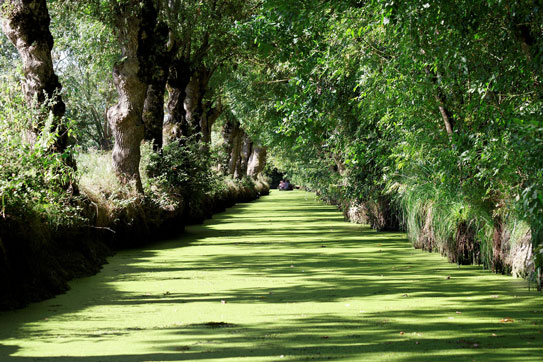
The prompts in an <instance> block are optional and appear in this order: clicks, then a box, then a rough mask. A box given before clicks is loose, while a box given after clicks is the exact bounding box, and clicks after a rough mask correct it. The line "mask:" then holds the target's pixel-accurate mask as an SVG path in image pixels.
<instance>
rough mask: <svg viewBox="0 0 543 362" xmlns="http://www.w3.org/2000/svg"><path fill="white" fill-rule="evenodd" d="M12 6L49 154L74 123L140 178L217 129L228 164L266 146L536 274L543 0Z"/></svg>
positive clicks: (456, 254)
mask: <svg viewBox="0 0 543 362" xmlns="http://www.w3.org/2000/svg"><path fill="white" fill-rule="evenodd" d="M49 11H50V12H51V14H52V19H53V20H54V21H53V22H52V23H50V18H49ZM2 14H3V17H4V19H5V21H4V23H3V24H4V25H3V30H4V32H5V33H6V35H8V37H9V39H10V40H11V42H12V43H13V44H14V45H15V46H16V48H17V51H18V52H19V54H20V56H21V59H22V61H23V72H24V75H25V80H24V94H25V99H26V101H27V103H29V104H33V105H34V109H40V110H41V113H40V112H37V113H38V114H39V115H38V116H37V117H36V120H37V121H35V122H34V123H33V124H32V126H31V127H27V134H28V137H27V139H28V140H30V142H36V140H39V139H40V135H41V134H43V131H44V130H46V131H47V132H46V133H53V134H57V136H58V137H55V138H54V142H50V150H49V151H50V153H51V154H65V150H66V149H67V147H68V144H69V140H70V137H69V136H70V134H69V132H74V133H75V136H77V137H78V141H77V143H79V144H80V145H82V146H83V147H84V148H85V147H88V146H89V145H93V146H95V147H97V146H98V147H103V148H108V147H111V146H112V147H113V163H114V166H115V170H116V173H117V175H118V176H119V178H120V179H121V180H122V182H123V183H125V184H133V185H134V186H135V188H136V189H137V190H138V191H139V192H142V190H143V185H142V182H141V176H140V155H141V152H140V145H141V142H142V141H143V140H147V141H149V142H152V145H153V150H154V153H155V154H156V157H158V159H160V158H161V157H162V158H163V159H165V160H168V161H167V162H166V161H165V162H164V163H163V164H162V166H161V165H160V164H157V163H156V162H154V161H153V162H154V163H153V166H152V167H151V169H152V170H154V171H153V172H158V173H161V174H163V175H170V176H171V177H170V176H167V179H170V180H175V179H176V177H177V178H178V176H179V175H178V174H175V172H174V171H175V169H176V165H175V162H177V161H175V160H176V158H175V157H172V155H182V154H186V153H187V152H192V153H195V154H201V155H208V154H211V153H212V152H213V147H212V146H210V145H211V144H216V143H217V142H216V141H217V138H221V139H223V140H224V141H223V142H224V145H223V147H222V148H221V152H220V153H221V156H220V157H218V158H219V159H221V160H222V162H221V166H220V167H219V168H220V169H221V170H222V171H223V172H224V173H228V174H231V175H235V176H237V177H243V176H244V175H247V174H251V175H255V174H257V173H259V172H261V170H262V168H263V160H264V159H265V158H266V152H268V153H269V154H270V157H271V159H273V160H274V165H275V166H276V167H277V168H279V169H280V170H281V171H285V172H287V173H289V176H290V177H291V178H292V179H294V181H295V182H297V183H299V184H304V185H305V186H307V187H308V188H311V189H313V190H315V191H317V192H318V193H319V194H320V195H322V197H323V198H326V199H329V200H332V201H335V202H338V203H340V204H342V205H344V206H345V207H346V208H348V207H350V206H352V205H358V206H359V209H361V210H362V211H363V213H365V216H366V219H367V220H366V221H368V222H370V223H371V224H372V225H373V226H374V227H375V228H378V229H387V228H389V229H390V228H398V227H405V228H406V229H407V231H408V233H409V235H410V238H411V239H412V240H413V242H414V244H415V245H416V246H419V247H422V248H426V249H430V250H439V251H441V252H443V253H445V254H447V255H449V257H450V259H451V260H452V261H455V262H459V263H468V262H481V263H484V264H485V266H487V267H488V268H491V269H493V270H496V271H513V272H514V273H517V274H523V275H525V276H528V277H530V278H534V279H535V278H536V277H537V275H539V285H541V268H542V267H543V191H542V190H543V184H542V181H541V180H543V174H542V172H543V163H542V162H543V161H542V159H541V157H540V155H541V153H542V151H543V141H542V139H543V126H542V123H541V119H543V118H542V112H543V107H542V101H543V97H542V88H541V82H542V74H541V70H542V69H543V68H542V65H543V44H542V43H541V39H542V37H541V35H542V33H543V29H542V26H543V25H542V24H543V21H542V20H543V19H542V17H543V15H542V12H541V7H540V4H539V3H538V1H536V0H522V1H516V2H510V1H507V0H486V1H468V0H465V1H455V2H450V1H445V0H439V1H433V2H427V1H420V0H417V1H410V2H393V1H383V0H372V1H357V0H343V1H329V0H318V1H294V0H258V1H257V0H254V1H239V0H200V1H186V0H111V1H109V0H107V1H106V0H92V1H88V2H85V3H84V4H82V3H81V2H79V1H71V0H50V1H45V0H24V1H23V0H10V1H7V0H4V1H2ZM36 24H38V26H36ZM53 39H55V41H56V44H57V47H56V48H55V49H53V51H52V46H53ZM0 45H1V46H2V49H3V51H5V52H6V57H5V58H4V59H7V58H9V59H11V58H13V56H12V55H10V54H9V47H8V46H6V45H5V44H0ZM51 54H53V56H52V55H51ZM10 57H11V58H10ZM3 61H8V62H10V61H12V60H3ZM111 69H113V82H112V81H111V78H110V75H109V74H110V73H111ZM55 71H56V73H57V74H58V75H59V77H57V76H56V75H55ZM59 78H60V80H61V81H60V82H59ZM60 83H63V85H64V88H65V89H64V90H63V92H61V87H60ZM63 116H64V117H63ZM66 119H68V120H72V121H73V124H70V123H68V124H67V123H66V122H65V121H62V120H66ZM106 119H107V122H105V121H104V120H106ZM219 123H220V124H222V125H223V129H222V132H221V135H220V136H218V134H219V133H218V132H212V129H213V125H215V128H217V127H216V126H217V125H218V124H219ZM51 131H53V132H51ZM163 141H165V144H163ZM253 142H255V143H253ZM168 145H174V146H168ZM175 145H178V146H179V147H177V146H175ZM260 145H262V146H265V147H261V146H260ZM176 147H177V148H176ZM191 150H192V151H191ZM266 150H268V151H266ZM179 157H181V156H179ZM61 158H62V159H63V160H64V161H63V162H64V164H68V165H72V166H73V165H74V161H73V158H72V157H70V156H69V153H67V154H66V155H65V156H64V157H61ZM197 160H200V161H201V162H203V161H202V158H194V159H193V161H192V162H200V161H197ZM48 162H49V161H48ZM206 167H207V166H206ZM191 170H192V169H191ZM6 172H7V171H6ZM187 172H189V173H192V174H194V175H196V174H197V172H196V171H190V170H189V171H187ZM151 173H152V172H151ZM176 175H177V176H176ZM174 176H175V177H174ZM172 182H173V181H172ZM60 184H62V183H60ZM187 187H188V186H187ZM527 243H528V244H529V248H527V247H526V245H527ZM530 262H532V265H530ZM533 263H535V264H533ZM538 273H539V274H538Z"/></svg>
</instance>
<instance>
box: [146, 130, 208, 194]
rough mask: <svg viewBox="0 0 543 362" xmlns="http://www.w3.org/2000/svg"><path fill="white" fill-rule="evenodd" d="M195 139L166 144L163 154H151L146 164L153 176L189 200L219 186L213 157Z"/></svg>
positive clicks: (167, 187) (192, 137) (167, 188)
mask: <svg viewBox="0 0 543 362" xmlns="http://www.w3.org/2000/svg"><path fill="white" fill-rule="evenodd" d="M196 137H197V135H195V136H191V137H181V138H180V139H179V140H176V141H174V142H171V143H169V144H167V145H165V146H164V147H163V148H162V151H161V152H159V153H154V154H151V155H150V158H149V164H148V165H147V173H148V174H149V175H150V176H152V177H154V178H157V179H158V180H160V183H162V186H163V187H164V188H165V189H166V190H168V191H169V192H172V193H174V194H179V195H181V196H182V197H183V199H184V200H187V201H188V200H197V199H198V198H199V197H201V196H203V195H204V194H206V193H207V192H209V191H211V190H212V189H213V187H214V186H216V183H215V178H216V176H215V174H214V172H213V171H212V169H211V166H212V165H213V158H212V157H210V152H209V150H208V149H206V148H205V146H204V145H202V144H200V143H198V142H195V141H194V139H195V138H196Z"/></svg>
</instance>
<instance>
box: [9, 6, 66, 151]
mask: <svg viewBox="0 0 543 362" xmlns="http://www.w3.org/2000/svg"><path fill="white" fill-rule="evenodd" d="M0 6H1V7H2V8H1V11H2V17H3V18H4V21H3V22H2V30H3V31H4V33H5V34H6V35H7V36H8V38H9V39H10V41H11V42H12V43H13V44H14V45H15V47H16V48H17V51H18V52H19V55H20V56H21V59H22V61H23V71H24V75H25V80H24V83H23V91H24V95H25V99H26V101H27V102H28V103H29V104H30V105H32V106H33V107H37V108H42V107H43V109H44V110H45V111H46V112H47V113H49V112H50V113H51V114H52V116H53V124H52V130H50V131H53V132H56V133H57V134H58V137H57V138H56V141H55V143H54V144H53V151H56V152H64V151H65V150H66V148H67V146H68V133H67V129H66V127H65V125H64V124H63V123H62V117H63V116H64V112H65V108H66V107H65V105H64V102H63V101H62V97H61V95H60V91H61V85H60V82H59V81H58V77H57V76H56V74H55V72H54V69H53V61H52V58H51V49H52V48H53V43H54V41H53V36H52V35H51V32H50V30H49V24H50V21H51V19H50V17H49V11H48V9H47V3H46V1H45V0H0ZM46 118H47V114H42V115H41V116H40V117H39V119H38V120H37V124H34V125H33V127H32V129H31V130H30V138H31V142H34V141H35V139H36V137H37V136H38V135H39V133H40V132H41V131H42V128H43V127H44V125H45V119H46ZM48 131H49V130H48Z"/></svg>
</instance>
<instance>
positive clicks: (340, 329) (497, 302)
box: [0, 191, 543, 362]
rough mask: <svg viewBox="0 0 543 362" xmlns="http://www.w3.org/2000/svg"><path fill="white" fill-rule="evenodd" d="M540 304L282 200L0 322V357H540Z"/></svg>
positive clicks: (238, 210)
mask: <svg viewBox="0 0 543 362" xmlns="http://www.w3.org/2000/svg"><path fill="white" fill-rule="evenodd" d="M542 333H543V298H542V296H541V295H540V294H537V293H535V292H530V291H528V290H527V287H526V285H525V283H524V282H523V281H520V280H515V279H513V278H510V277H505V276H501V275H494V274H491V273H489V272H485V271H482V270H481V269H480V268H478V267H474V266H462V267H458V266H457V265H453V264H448V263H447V262H446V261H445V260H444V259H443V258H442V257H440V256H439V255H436V254H427V253H424V252H421V251H418V250H414V249H412V248H411V246H410V244H409V243H408V242H407V241H406V239H405V235H404V234H401V233H377V232H375V231H372V230H371V229H369V228H367V227H362V226H360V225H353V224H348V223H346V222H344V221H343V217H342V215H341V214H340V213H339V212H337V211H336V210H335V208H333V207H331V206H327V205H323V204H321V203H319V202H317V201H315V199H314V197H313V196H312V195H311V194H308V193H305V192H301V191H294V192H278V191H274V192H272V194H271V195H270V196H267V197H263V198H261V199H260V200H259V201H257V202H254V203H249V204H240V205H237V206H235V207H233V208H231V209H229V210H228V211H227V212H225V213H222V214H218V215H215V216H214V218H213V219H212V220H208V221H206V223H205V224H204V225H198V226H192V227H188V228H187V232H186V233H185V234H184V236H182V237H181V238H178V239H176V240H170V241H165V242H162V243H159V244H155V245H153V246H152V247H148V248H145V249H134V250H127V251H123V252H119V253H118V254H117V255H116V256H114V257H112V258H110V259H109V264H108V265H106V266H105V267H104V269H103V270H102V271H101V272H100V273H99V274H98V275H96V276H93V277H89V278H84V279H79V280H76V281H73V282H72V283H71V290H70V291H69V292H68V293H66V294H64V295H60V296H58V297H56V298H54V299H51V300H48V301H44V302H41V303H36V304H33V305H31V306H29V307H27V308H25V309H22V310H17V311H12V312H4V313H1V314H0V361H60V362H67V361H76V362H77V361H81V362H87V361H104V362H112V361H128V362H132V361H186V360H191V361H325V360H332V361H368V360H369V361H371V360H376V361H435V360H439V359H444V360H465V361H474V360H475V361H514V360H518V361H532V360H534V361H535V360H541V359H542V357H541V356H543V334H542Z"/></svg>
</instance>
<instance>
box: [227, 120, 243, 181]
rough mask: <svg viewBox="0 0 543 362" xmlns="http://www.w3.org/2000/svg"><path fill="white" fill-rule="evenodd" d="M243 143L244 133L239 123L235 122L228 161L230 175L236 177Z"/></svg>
mask: <svg viewBox="0 0 543 362" xmlns="http://www.w3.org/2000/svg"><path fill="white" fill-rule="evenodd" d="M242 142H243V131H242V130H241V128H240V126H239V123H238V122H234V123H233V124H232V130H231V136H230V145H231V147H230V157H229V160H228V174H230V175H232V176H235V173H236V169H237V168H238V162H239V160H240V154H241V146H242Z"/></svg>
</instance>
